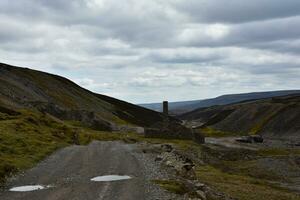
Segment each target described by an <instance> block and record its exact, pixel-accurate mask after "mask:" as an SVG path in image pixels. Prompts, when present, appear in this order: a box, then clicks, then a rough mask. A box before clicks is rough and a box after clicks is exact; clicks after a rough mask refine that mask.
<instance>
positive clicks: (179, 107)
mask: <svg viewBox="0 0 300 200" xmlns="http://www.w3.org/2000/svg"><path fill="white" fill-rule="evenodd" d="M295 93H300V90H281V91H269V92H253V93H243V94H228V95H222V96H219V97H216V98H211V99H204V100H194V101H181V102H170V103H169V110H170V113H171V114H173V115H180V114H183V113H186V112H190V111H192V110H195V109H197V108H203V107H210V106H214V105H227V104H231V103H237V102H241V101H247V100H255V99H263V98H269V97H276V96H284V95H289V94H295ZM139 105H140V106H143V107H145V108H148V109H152V110H155V111H158V112H161V111H162V104H161V103H149V104H139Z"/></svg>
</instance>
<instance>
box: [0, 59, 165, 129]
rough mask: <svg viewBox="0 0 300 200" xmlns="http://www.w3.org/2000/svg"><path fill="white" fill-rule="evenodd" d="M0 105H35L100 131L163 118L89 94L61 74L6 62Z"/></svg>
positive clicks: (2, 68)
mask: <svg viewBox="0 0 300 200" xmlns="http://www.w3.org/2000/svg"><path fill="white" fill-rule="evenodd" d="M0 105H5V106H7V107H10V108H18V109H20V108H35V109H38V110H40V111H43V112H47V113H50V114H51V115H54V116H56V117H59V118H61V119H64V120H79V121H82V122H85V123H86V124H87V125H90V126H94V127H98V129H103V130H108V129H110V128H115V127H116V126H117V125H124V124H135V125H139V126H151V125H152V124H156V123H157V122H159V121H161V120H162V119H163V118H162V115H161V114H160V113H157V112H154V111H151V110H148V109H145V108H142V107H138V106H135V105H133V104H130V103H127V102H124V101H120V100H117V99H113V98H110V97H107V96H103V95H98V94H95V93H92V92H90V91H88V90H86V89H84V88H82V87H80V86H78V85H76V84H75V83H73V82H72V81H70V80H68V79H65V78H63V77H60V76H57V75H52V74H48V73H44V72H40V71H36V70H31V69H27V68H19V67H13V66H10V65H6V64H0Z"/></svg>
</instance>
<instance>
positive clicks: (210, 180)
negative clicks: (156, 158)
mask: <svg viewBox="0 0 300 200" xmlns="http://www.w3.org/2000/svg"><path fill="white" fill-rule="evenodd" d="M196 173H197V176H198V178H199V180H200V181H202V182H204V183H206V184H208V185H210V186H211V187H212V188H214V189H216V190H218V191H222V192H224V193H226V194H228V195H229V196H231V197H233V198H236V199H239V200H261V199H264V200H287V199H289V200H299V199H300V196H299V195H297V194H294V193H291V192H289V191H287V190H285V189H282V188H278V187H277V186H275V185H272V184H270V183H269V182H266V181H264V180H260V179H256V178H252V177H249V176H244V175H236V174H229V173H225V172H223V171H221V170H220V169H217V168H214V167H212V166H210V165H206V166H201V167H198V168H197V171H196Z"/></svg>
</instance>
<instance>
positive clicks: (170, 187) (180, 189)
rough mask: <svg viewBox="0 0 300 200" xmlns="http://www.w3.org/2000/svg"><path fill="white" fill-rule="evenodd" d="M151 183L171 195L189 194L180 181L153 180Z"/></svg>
mask: <svg viewBox="0 0 300 200" xmlns="http://www.w3.org/2000/svg"><path fill="white" fill-rule="evenodd" d="M153 182H154V183H155V184H157V185H159V186H160V187H162V188H164V189H165V190H167V191H169V192H171V193H175V194H181V195H183V194H186V193H188V192H189V191H188V189H187V187H186V186H185V185H184V184H183V183H182V182H180V181H176V180H153Z"/></svg>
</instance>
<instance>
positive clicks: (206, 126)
mask: <svg viewBox="0 0 300 200" xmlns="http://www.w3.org/2000/svg"><path fill="white" fill-rule="evenodd" d="M180 118H181V119H184V120H188V121H194V122H195V123H196V124H197V123H198V125H200V126H202V131H204V132H205V133H207V134H209V135H218V132H222V133H223V134H224V133H226V134H225V135H246V134H262V135H264V136H268V137H276V138H286V139H288V138H299V137H300V126H299V124H300V95H296V94H295V95H288V96H282V97H273V98H269V99H263V100H256V101H249V102H243V103H237V104H232V105H227V106H214V107H209V108H201V109H197V110H195V111H192V112H190V113H186V114H184V115H181V116H180Z"/></svg>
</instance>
